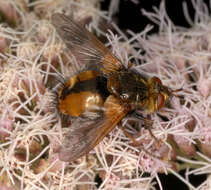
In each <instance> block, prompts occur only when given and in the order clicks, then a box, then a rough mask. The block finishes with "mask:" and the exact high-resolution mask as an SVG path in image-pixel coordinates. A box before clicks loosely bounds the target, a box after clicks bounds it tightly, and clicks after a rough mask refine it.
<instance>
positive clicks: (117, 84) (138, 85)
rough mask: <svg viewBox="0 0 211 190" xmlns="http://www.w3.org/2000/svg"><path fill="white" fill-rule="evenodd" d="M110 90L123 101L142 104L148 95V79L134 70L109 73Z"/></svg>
mask: <svg viewBox="0 0 211 190" xmlns="http://www.w3.org/2000/svg"><path fill="white" fill-rule="evenodd" d="M108 90H109V91H110V93H111V94H113V95H115V96H116V97H117V98H119V99H120V101H121V102H123V103H127V104H130V105H131V106H132V107H134V106H135V105H137V106H140V102H142V101H143V100H144V99H145V98H146V97H147V96H148V95H147V94H148V86H147V80H146V79H145V78H144V77H143V76H142V75H140V74H138V73H134V72H132V71H121V72H118V73H117V72H116V73H114V74H111V75H109V77H108Z"/></svg>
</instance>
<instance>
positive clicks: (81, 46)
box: [51, 13, 123, 74]
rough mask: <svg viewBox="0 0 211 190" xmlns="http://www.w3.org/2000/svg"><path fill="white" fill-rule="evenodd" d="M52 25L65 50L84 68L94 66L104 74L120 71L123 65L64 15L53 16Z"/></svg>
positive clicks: (88, 33)
mask: <svg viewBox="0 0 211 190" xmlns="http://www.w3.org/2000/svg"><path fill="white" fill-rule="evenodd" d="M51 20H52V24H53V25H54V27H55V28H56V31H57V32H58V34H59V36H60V37H61V38H62V40H63V41H64V43H65V44H66V46H67V48H69V49H70V51H71V53H72V54H73V55H74V56H75V57H76V59H77V61H79V63H80V64H82V65H84V66H96V67H97V68H99V69H101V70H102V71H103V72H104V74H109V73H111V72H115V71H118V70H121V69H122V67H123V65H122V64H121V62H120V60H119V59H118V58H116V57H115V56H114V55H113V54H112V53H111V52H110V51H109V49H107V48H106V47H105V46H104V45H103V44H102V43H101V42H100V41H99V40H98V39H97V38H96V37H95V36H94V35H93V34H92V33H90V32H89V31H88V30H86V29H85V28H84V27H82V26H80V25H79V24H77V23H75V22H74V21H73V20H72V19H71V18H70V17H67V16H65V15H64V14H59V13H56V14H53V15H52V18H51Z"/></svg>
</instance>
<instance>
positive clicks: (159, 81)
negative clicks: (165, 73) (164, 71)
mask: <svg viewBox="0 0 211 190" xmlns="http://www.w3.org/2000/svg"><path fill="white" fill-rule="evenodd" d="M153 80H154V81H156V82H157V83H158V84H160V85H161V84H162V82H161V80H160V79H159V78H158V77H153Z"/></svg>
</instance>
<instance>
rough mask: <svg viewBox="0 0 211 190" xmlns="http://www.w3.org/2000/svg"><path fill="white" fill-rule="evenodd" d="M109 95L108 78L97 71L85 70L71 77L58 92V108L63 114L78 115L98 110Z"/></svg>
mask: <svg viewBox="0 0 211 190" xmlns="http://www.w3.org/2000/svg"><path fill="white" fill-rule="evenodd" d="M107 96H108V91H107V80H106V78H104V77H102V76H100V73H99V72H97V71H84V72H81V73H79V74H77V75H74V76H72V77H70V78H69V79H68V80H67V81H66V82H65V85H64V86H63V88H62V89H61V90H60V91H59V92H58V110H59V112H60V113H61V114H63V115H69V116H73V117H78V116H80V115H81V114H83V113H84V112H87V111H88V112H96V111H97V110H99V109H100V108H102V107H103V105H104V101H105V99H106V98H107Z"/></svg>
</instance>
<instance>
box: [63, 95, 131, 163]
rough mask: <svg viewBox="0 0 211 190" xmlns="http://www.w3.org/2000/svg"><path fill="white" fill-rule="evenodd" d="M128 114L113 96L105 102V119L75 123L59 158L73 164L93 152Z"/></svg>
mask: <svg viewBox="0 0 211 190" xmlns="http://www.w3.org/2000/svg"><path fill="white" fill-rule="evenodd" d="M126 114H127V110H126V109H125V108H124V107H123V106H121V105H120V104H119V101H118V100H117V99H116V98H114V97H113V96H109V97H108V98H107V100H106V102H105V110H104V113H103V117H102V118H100V119H99V120H97V121H96V120H92V121H91V120H89V121H87V120H84V121H83V120H80V119H78V121H76V123H73V125H74V126H71V127H70V128H71V129H70V131H69V134H68V135H67V136H66V139H65V142H64V145H63V147H62V148H61V149H60V152H59V158H60V160H62V161H65V162H72V161H74V160H76V159H78V158H80V157H81V156H83V155H85V154H87V153H88V152H89V151H90V150H92V149H93V148H94V147H95V146H96V145H97V144H98V143H99V142H100V141H101V140H102V139H103V138H104V137H105V136H106V135H107V134H108V133H109V132H110V131H111V130H112V129H113V128H114V127H115V126H116V125H117V124H118V123H119V121H121V119H122V118H123V117H124V116H125V115H126Z"/></svg>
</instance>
